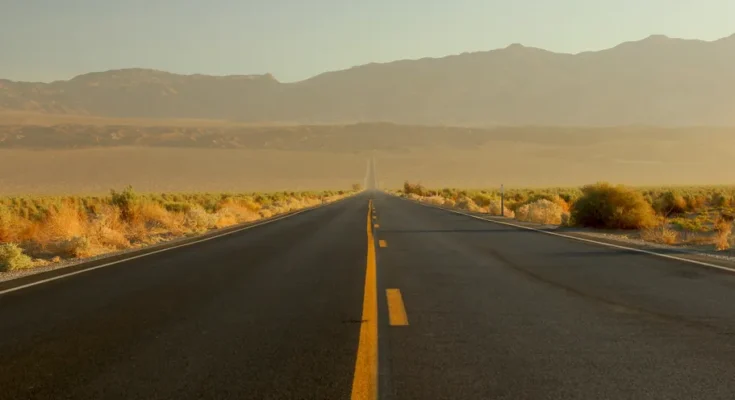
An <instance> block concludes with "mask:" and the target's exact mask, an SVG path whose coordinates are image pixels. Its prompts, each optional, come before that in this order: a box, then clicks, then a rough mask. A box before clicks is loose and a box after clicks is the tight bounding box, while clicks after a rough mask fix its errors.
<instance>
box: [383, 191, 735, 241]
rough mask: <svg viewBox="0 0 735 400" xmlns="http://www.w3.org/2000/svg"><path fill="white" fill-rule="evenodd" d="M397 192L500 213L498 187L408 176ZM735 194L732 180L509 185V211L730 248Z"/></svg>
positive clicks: (557, 221) (556, 221)
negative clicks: (441, 183)
mask: <svg viewBox="0 0 735 400" xmlns="http://www.w3.org/2000/svg"><path fill="white" fill-rule="evenodd" d="M407 189H409V194H406V193H407ZM397 193H398V194H399V195H402V196H406V197H409V198H413V199H415V200H419V201H422V202H428V203H431V204H439V205H443V206H445V207H456V208H463V209H470V210H472V211H477V208H478V207H479V211H480V212H489V213H490V214H493V215H499V214H500V193H499V191H498V190H497V189H490V190H487V189H483V190H469V189H454V188H444V189H440V190H436V189H431V188H426V187H424V186H422V185H417V184H411V183H408V182H406V183H404V185H403V190H399V191H397ZM418 193H421V194H423V196H422V195H419V194H418ZM733 199H735V187H733V186H678V187H674V186H670V187H664V186H661V187H637V188H636V187H625V186H619V185H618V186H614V185H609V184H606V183H600V184H595V185H588V186H585V187H582V188H575V187H557V188H527V189H506V191H505V205H506V211H505V215H506V216H510V217H511V218H516V219H518V220H519V221H528V222H535V223H542V224H552V225H564V226H586V227H596V228H611V229H632V230H638V231H639V233H640V238H641V239H643V240H647V241H651V242H656V243H663V244H670V245H696V246H711V248H713V249H717V250H727V249H729V248H732V247H733V239H734V238H733V234H732V225H733V219H735V215H734V214H735V210H733V208H732V207H734V206H735V200H733Z"/></svg>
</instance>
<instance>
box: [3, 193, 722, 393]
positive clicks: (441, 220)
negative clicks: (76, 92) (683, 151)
mask: <svg viewBox="0 0 735 400" xmlns="http://www.w3.org/2000/svg"><path fill="white" fill-rule="evenodd" d="M0 293H1V294H0V398H1V399H13V400H15V399H17V400H25V399H105V400H113V399H148V400H152V399H177V400H178V399H180V400H185V399H319V400H322V399H361V400H362V399H364V400H373V399H377V398H380V399H416V400H427V399H514V400H518V399H580V400H582V399H584V400H590V399H667V400H672V399H682V400H683V399H686V400H691V399H707V400H714V399H733V398H735V275H733V274H730V273H727V272H723V271H718V270H715V269H708V268H705V267H702V266H699V265H694V264H690V263H686V262H683V261H678V260H672V259H666V258H661V257H656V256H653V255H650V254H643V253H639V252H635V251H627V250H623V249H619V248H611V247H606V246H602V245H599V244H592V243H585V242H581V241H575V240H571V239H567V238H560V237H555V236H552V235H547V234H543V233H540V232H533V231H528V230H524V229H519V228H516V227H512V226H507V225H502V224H496V223H492V222H486V221H481V220H478V219H475V218H471V217H469V216H465V215H458V214H455V213H451V212H448V211H446V210H441V209H437V208H431V207H427V206H422V205H419V204H416V203H413V202H410V201H407V200H403V199H399V198H396V197H393V196H390V195H387V194H384V193H381V192H377V191H372V190H369V191H366V192H363V193H361V194H359V195H356V196H353V197H351V198H348V199H345V200H342V201H339V202H336V203H333V204H330V205H326V206H323V207H319V208H315V209H311V210H308V211H305V212H302V213H299V214H296V215H293V216H290V217H287V218H284V219H280V220H277V221H274V222H271V223H267V224H263V225H260V226H256V227H253V228H251V229H246V230H242V231H239V232H236V233H232V234H229V235H226V236H222V237H218V238H216V239H212V240H208V241H205V242H201V243H196V244H192V245H189V246H185V247H181V248H176V249H172V250H169V251H164V252H160V253H155V254H151V255H148V256H145V257H140V258H136V259H133V260H129V261H125V262H121V263H117V264H114V265H110V266H107V267H104V268H98V269H94V270H90V271H87V272H85V273H79V274H76V275H73V276H68V277H64V278H62V279H55V280H50V281H47V282H44V283H41V284H36V285H31V286H26V287H23V288H20V289H18V288H13V285H12V281H11V283H5V284H4V286H0Z"/></svg>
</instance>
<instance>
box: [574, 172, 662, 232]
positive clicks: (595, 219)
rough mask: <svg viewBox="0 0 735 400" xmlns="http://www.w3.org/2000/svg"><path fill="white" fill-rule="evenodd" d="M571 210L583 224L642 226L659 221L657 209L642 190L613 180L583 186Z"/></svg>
mask: <svg viewBox="0 0 735 400" xmlns="http://www.w3.org/2000/svg"><path fill="white" fill-rule="evenodd" d="M571 213H572V219H573V220H574V221H575V223H576V224H577V225H579V226H587V227H595V228H610V229H642V228H648V227H652V226H654V225H655V224H656V218H655V214H654V211H653V208H652V207H651V205H650V204H649V203H647V202H646V200H645V199H644V198H643V195H642V194H641V193H640V192H636V191H634V190H633V189H630V188H627V187H625V186H622V185H619V186H612V185H610V184H609V183H597V184H595V185H588V186H585V187H584V188H582V196H581V197H580V198H579V199H577V201H576V202H575V203H574V205H573V206H572V209H571Z"/></svg>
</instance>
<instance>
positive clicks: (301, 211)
mask: <svg viewBox="0 0 735 400" xmlns="http://www.w3.org/2000/svg"><path fill="white" fill-rule="evenodd" d="M345 199H346V198H345ZM340 200H344V199H340ZM340 200H337V201H335V202H332V203H327V204H322V205H319V206H316V207H312V208H305V209H303V210H298V211H296V212H293V213H291V214H288V215H282V216H280V217H277V218H273V219H270V220H268V221H263V222H259V223H255V224H253V225H248V226H244V227H242V228H240V229H236V230H234V231H230V232H225V233H222V234H219V235H214V236H210V237H206V238H202V239H200V240H196V241H193V242H189V243H184V244H180V245H176V246H171V247H167V248H165V249H161V250H155V251H151V252H150V253H145V254H139V255H137V256H132V257H129V258H124V259H122V260H117V261H112V262H109V263H106V264H101V265H97V266H94V267H89V268H85V269H81V270H79V271H74V272H69V273H67V274H62V275H59V276H54V277H52V278H47V279H42V280H40V281H35V282H31V283H27V284H25V285H21V286H16V287H13V288H10V289H5V290H0V296H2V295H4V294H7V293H11V292H16V291H18V290H21V289H26V288H29V287H32V286H36V285H40V284H43V283H48V282H52V281H55V280H59V279H62V278H67V277H70V276H74V275H79V274H82V273H85V272H89V271H94V270H96V269H100V268H105V267H109V266H112V265H115V264H120V263H124V262H127V261H131V260H135V259H138V258H143V257H147V256H150V255H153V254H158V253H163V252H164V251H169V250H175V249H179V248H181V247H186V246H191V245H194V244H198V243H203V242H206V241H209V240H212V239H217V238H221V237H224V236H228V235H232V234H234V233H238V232H242V231H244V230H248V229H252V228H257V227H259V226H263V225H267V224H270V223H272V222H276V221H280V220H282V219H286V218H289V217H293V216H295V215H299V214H301V213H304V212H306V211H310V210H316V209H318V208H321V207H325V206H328V205H330V204H335V203H337V202H339V201H340ZM69 267H73V265H70V266H69ZM67 268H68V267H67ZM26 276H33V275H26ZM19 279H20V278H19ZM11 281H12V280H11Z"/></svg>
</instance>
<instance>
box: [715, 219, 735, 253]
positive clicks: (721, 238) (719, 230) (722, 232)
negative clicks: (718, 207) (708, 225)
mask: <svg viewBox="0 0 735 400" xmlns="http://www.w3.org/2000/svg"><path fill="white" fill-rule="evenodd" d="M733 219H735V218H733V216H732V215H730V214H721V215H720V216H719V217H718V218H717V220H716V221H715V224H714V225H715V229H714V230H715V240H714V242H715V248H716V249H717V250H719V251H722V250H728V249H730V248H731V247H732V228H733Z"/></svg>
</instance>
